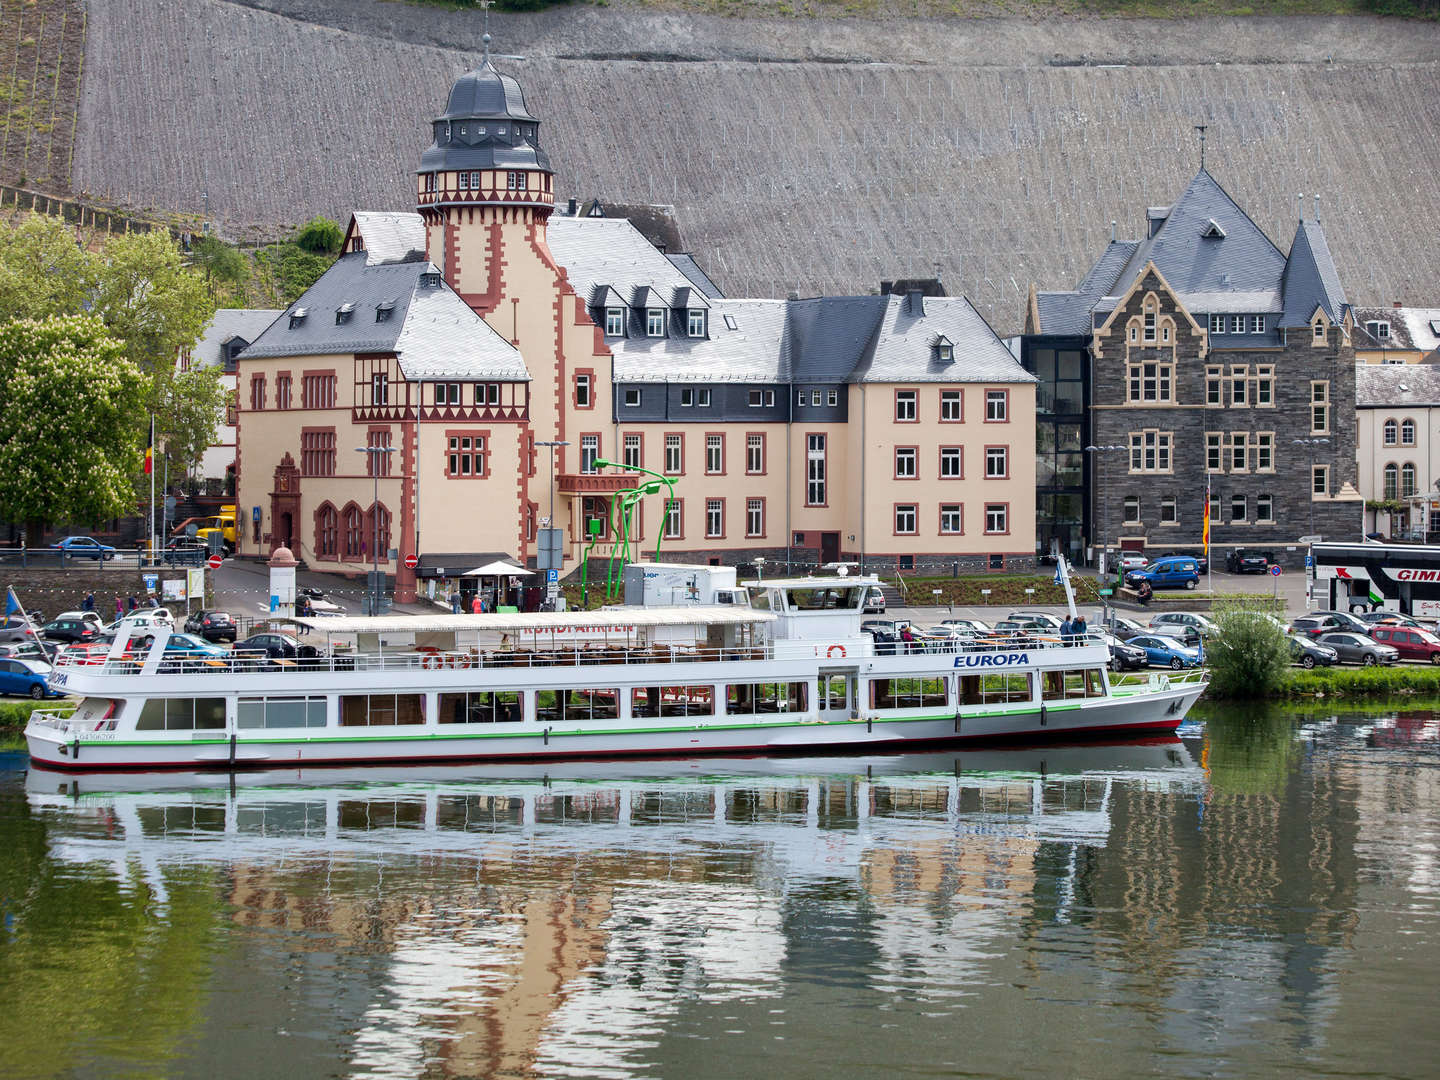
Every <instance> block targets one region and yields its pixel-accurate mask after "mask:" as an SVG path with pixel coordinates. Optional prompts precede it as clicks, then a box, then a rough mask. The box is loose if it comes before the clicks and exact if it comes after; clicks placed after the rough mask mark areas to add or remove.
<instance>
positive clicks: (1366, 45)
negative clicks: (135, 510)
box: [7, 0, 1440, 333]
mask: <svg viewBox="0 0 1440 1080" xmlns="http://www.w3.org/2000/svg"><path fill="white" fill-rule="evenodd" d="M7 3H8V0H7ZM267 9H273V10H267ZM89 17H90V27H89V37H88V48H87V52H86V72H85V79H84V85H83V96H82V101H81V108H80V122H79V130H78V138H77V143H76V147H75V168H74V178H73V184H74V186H75V187H76V188H83V189H86V190H88V191H90V192H92V193H95V194H96V195H98V196H100V197H103V198H106V199H109V200H112V201H115V202H117V203H119V204H122V205H131V206H135V207H156V208H164V209H173V210H187V211H196V212H198V211H200V210H201V209H203V208H205V207H206V206H207V205H208V210H209V212H210V213H211V214H212V215H213V216H215V217H216V218H217V219H218V221H219V222H220V224H221V227H222V229H223V230H224V231H225V232H227V233H229V234H230V235H233V236H240V235H244V234H246V233H273V232H274V231H275V230H276V229H277V228H278V227H280V226H282V225H284V224H286V223H293V222H298V221H303V220H305V219H307V218H309V217H310V216H311V215H313V214H315V213H325V214H328V215H331V216H334V217H337V218H341V219H342V220H343V218H344V217H345V215H346V214H347V213H348V212H349V211H350V210H351V209H352V208H366V209H394V208H404V207H408V206H410V205H412V196H411V192H412V190H413V187H412V185H413V171H414V168H415V165H416V162H417V160H418V157H419V154H420V151H421V150H422V149H423V147H424V145H425V144H426V143H427V142H428V135H427V132H428V127H427V124H428V121H429V119H430V118H431V117H433V116H434V115H435V114H436V113H438V112H439V111H440V109H441V108H442V106H443V102H444V100H445V95H446V92H447V90H448V88H449V86H450V83H451V81H452V80H453V79H454V78H455V76H456V75H458V74H459V73H460V72H462V71H463V70H465V69H466V68H467V67H469V66H473V64H474V62H475V59H476V50H477V49H478V40H477V39H478V35H479V20H478V18H476V17H474V16H472V15H470V14H468V13H455V12H451V11H447V10H444V9H439V8H424V9H416V8H412V7H407V6H403V5H400V4H395V3H377V2H374V0H346V2H344V3H341V2H340V0H254V2H253V3H250V4H240V3H233V2H227V0H186V2H184V3H165V4H158V3H154V2H153V0H106V2H104V3H95V4H91V5H90V8H89ZM493 29H494V31H495V33H496V35H497V46H496V48H497V51H501V52H506V53H511V52H513V53H523V54H525V56H526V59H524V60H501V61H499V64H500V66H501V67H502V68H504V69H506V70H508V71H509V72H511V73H513V74H514V75H516V77H517V78H519V79H520V80H521V83H522V85H523V86H524V88H525V91H526V94H527V99H528V101H529V103H530V106H531V108H532V110H533V111H534V112H535V113H536V115H538V116H539V117H540V118H541V119H542V121H543V127H542V129H541V131H542V135H543V137H544V140H545V143H546V146H547V148H548V150H549V152H550V154H551V158H552V162H553V164H554V166H555V168H556V172H557V191H558V192H559V193H560V195H561V197H562V198H563V197H565V196H567V195H573V196H576V197H578V198H582V199H583V198H589V197H597V196H598V197H599V198H601V199H602V200H604V201H610V202H619V203H632V202H653V203H662V204H667V205H670V206H673V207H674V212H675V214H676V216H677V218H678V221H679V223H680V226H681V229H682V231H683V233H684V236H685V239H686V243H687V245H688V246H689V247H690V248H691V249H692V250H694V251H695V252H696V254H697V256H698V257H699V258H700V260H701V262H702V263H703V264H704V265H705V266H706V267H707V268H709V269H710V270H711V272H712V273H713V274H714V276H715V277H716V278H717V280H718V281H719V282H720V283H721V285H722V287H723V288H725V289H726V291H727V292H728V293H729V294H730V295H735V296H741V295H749V296H777V295H778V296H783V295H786V294H788V293H791V292H797V293H800V294H802V295H804V294H815V293H819V292H832V293H855V292H867V291H871V290H873V289H874V288H875V287H876V285H877V284H878V282H879V280H880V279H881V278H894V277H905V276H928V275H930V274H933V273H934V272H935V271H936V269H937V267H938V268H939V270H940V273H941V275H942V276H943V277H944V278H945V280H946V283H947V286H948V287H949V288H950V289H951V291H958V290H963V291H964V292H965V293H966V294H967V295H969V296H970V297H971V298H972V299H973V300H974V301H975V302H976V303H977V305H978V306H979V307H980V308H981V309H982V311H984V312H985V313H986V314H987V316H988V317H990V318H991V320H992V322H993V324H994V325H995V326H996V328H997V329H998V330H1000V331H1001V332H1002V333H1005V332H1014V331H1016V330H1018V328H1019V326H1020V323H1021V319H1022V317H1023V301H1024V294H1025V292H1026V289H1027V287H1028V285H1029V283H1030V282H1031V281H1032V280H1033V281H1036V282H1038V283H1039V284H1040V286H1041V287H1042V288H1064V287H1068V286H1069V285H1071V284H1073V283H1074V281H1075V280H1076V279H1077V278H1078V277H1079V276H1080V275H1081V274H1082V273H1083V272H1084V270H1085V269H1086V268H1087V267H1088V265H1089V262H1090V261H1091V260H1092V259H1093V258H1094V256H1095V254H1096V253H1097V251H1098V249H1099V248H1100V246H1101V245H1102V244H1103V243H1104V241H1105V239H1106V237H1107V236H1108V233H1109V231H1110V223H1111V221H1112V220H1116V219H1118V220H1119V223H1120V224H1119V232H1120V235H1121V236H1130V237H1133V236H1136V235H1137V234H1138V233H1139V232H1140V231H1141V230H1142V229H1143V218H1144V208H1145V207H1146V206H1147V205H1154V204H1163V203H1166V202H1168V201H1169V200H1170V199H1171V198H1173V197H1174V196H1175V195H1176V194H1177V193H1178V192H1179V191H1180V190H1181V189H1182V187H1183V186H1184V184H1185V182H1186V181H1187V180H1188V179H1189V177H1190V176H1191V175H1193V173H1194V171H1195V169H1196V166H1197V163H1198V149H1197V145H1196V139H1195V133H1194V131H1193V130H1192V125H1194V124H1196V123H1208V124H1209V125H1210V127H1209V141H1208V151H1207V153H1208V163H1209V166H1210V168H1211V171H1212V172H1214V173H1215V175H1216V176H1217V177H1218V178H1219V179H1220V180H1221V182H1222V183H1223V184H1225V185H1226V187H1227V188H1228V189H1229V190H1230V192H1231V193H1232V194H1233V195H1234V196H1235V197H1236V198H1237V199H1238V200H1239V201H1240V202H1241V204H1242V205H1244V206H1245V207H1246V208H1247V209H1249V210H1250V211H1251V212H1252V214H1253V215H1254V216H1255V218H1256V220H1257V221H1258V222H1259V224H1260V225H1261V226H1262V227H1263V228H1265V229H1266V230H1267V231H1268V232H1269V233H1270V234H1271V236H1272V237H1273V238H1274V239H1275V240H1276V241H1277V243H1279V245H1280V246H1281V247H1282V248H1287V247H1288V245H1289V242H1290V238H1291V236H1292V234H1293V232H1294V221H1295V218H1296V194H1297V193H1302V192H1303V193H1306V195H1307V204H1306V206H1307V209H1306V213H1307V215H1308V214H1310V213H1312V212H1313V204H1311V203H1310V202H1309V197H1310V196H1312V195H1314V194H1318V195H1319V196H1320V216H1321V218H1322V220H1323V221H1324V223H1325V227H1326V230H1327V233H1328V235H1329V238H1330V243H1331V247H1332V249H1333V250H1334V252H1335V255H1336V259H1337V262H1338V263H1339V266H1340V270H1341V273H1342V275H1343V277H1344V281H1345V284H1346V287H1347V289H1348V291H1349V293H1350V296H1351V299H1352V300H1354V301H1356V302H1361V303H1364V302H1369V303H1388V302H1389V301H1391V300H1395V299H1403V300H1405V301H1407V302H1409V303H1416V304H1419V303H1435V302H1437V300H1436V298H1437V296H1440V250H1437V246H1436V245H1435V244H1434V243H1433V242H1432V241H1431V239H1430V234H1431V232H1433V229H1432V228H1431V225H1432V223H1433V222H1435V221H1437V220H1440V147H1437V140H1436V139H1435V138H1434V132H1435V131H1436V130H1437V128H1440V78H1437V75H1440V27H1437V26H1436V25H1435V24H1433V23H1404V22H1395V21H1390V22H1386V21H1380V20H1371V19H1311V20H1287V19H1210V20H1189V21H1180V20H1176V21H1144V20H1133V21H1125V20H1114V21H1109V20H1088V21H1086V20H1059V19H1056V20H1046V21H1035V20H1029V21H1027V20H963V19H910V20H904V19H894V20H881V21H861V20H798V19H766V18H760V19H741V18H714V17H705V16H693V15H685V14H678V13H666V12H658V13H657V12H650V11H645V10H635V9H619V10H616V9H606V8H594V7H588V6H577V7H570V8H561V9H556V10H553V11H550V12H546V13H543V14H537V15H497V16H496V17H495V18H494V21H493ZM626 57H628V59H626Z"/></svg>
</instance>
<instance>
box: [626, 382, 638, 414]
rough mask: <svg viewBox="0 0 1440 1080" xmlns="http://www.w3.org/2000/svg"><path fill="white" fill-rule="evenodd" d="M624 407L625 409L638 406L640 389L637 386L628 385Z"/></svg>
mask: <svg viewBox="0 0 1440 1080" xmlns="http://www.w3.org/2000/svg"><path fill="white" fill-rule="evenodd" d="M625 407H626V408H627V409H638V408H639V407H640V391H639V389H638V388H636V387H630V388H627V389H626V391H625Z"/></svg>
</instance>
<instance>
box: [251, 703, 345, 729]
mask: <svg viewBox="0 0 1440 1080" xmlns="http://www.w3.org/2000/svg"><path fill="white" fill-rule="evenodd" d="M325 716H326V708H325V699H324V698H323V697H290V698H241V699H240V701H239V704H237V705H236V707H235V726H236V727H241V728H297V727H324V726H325Z"/></svg>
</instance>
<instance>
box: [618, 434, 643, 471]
mask: <svg viewBox="0 0 1440 1080" xmlns="http://www.w3.org/2000/svg"><path fill="white" fill-rule="evenodd" d="M620 457H621V461H623V462H624V464H625V467H626V468H627V469H638V468H640V436H639V435H638V434H636V433H635V432H633V431H632V432H626V434H625V439H624V442H623V443H622V445H621V449H620Z"/></svg>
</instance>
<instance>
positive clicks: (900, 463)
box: [895, 446, 919, 480]
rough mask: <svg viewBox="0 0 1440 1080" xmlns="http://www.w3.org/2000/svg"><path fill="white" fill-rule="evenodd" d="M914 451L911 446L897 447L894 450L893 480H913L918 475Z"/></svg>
mask: <svg viewBox="0 0 1440 1080" xmlns="http://www.w3.org/2000/svg"><path fill="white" fill-rule="evenodd" d="M915 455H916V450H915V447H913V446H897V447H896V448H895V479H897V480H914V479H915V478H916V476H917V475H919V473H918V470H917V469H916V462H915Z"/></svg>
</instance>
